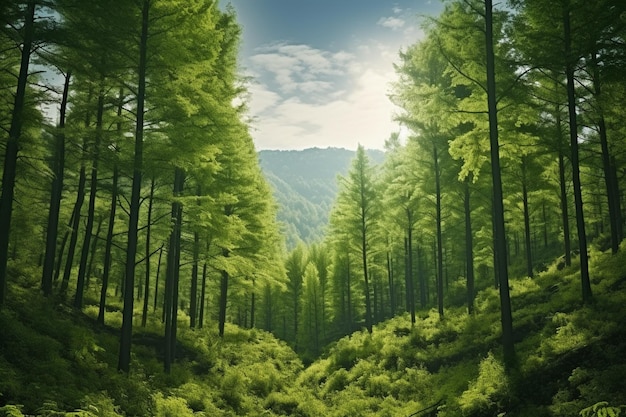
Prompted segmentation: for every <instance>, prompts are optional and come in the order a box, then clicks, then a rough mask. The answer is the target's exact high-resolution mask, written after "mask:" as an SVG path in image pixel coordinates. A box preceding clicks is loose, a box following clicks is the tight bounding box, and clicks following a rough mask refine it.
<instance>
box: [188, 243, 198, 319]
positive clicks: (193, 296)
mask: <svg viewBox="0 0 626 417" xmlns="http://www.w3.org/2000/svg"><path fill="white" fill-rule="evenodd" d="M199 256H200V237H199V236H198V232H194V233H193V265H192V267H191V288H190V290H189V327H191V328H192V329H193V328H194V327H196V321H197V314H198V257H199Z"/></svg>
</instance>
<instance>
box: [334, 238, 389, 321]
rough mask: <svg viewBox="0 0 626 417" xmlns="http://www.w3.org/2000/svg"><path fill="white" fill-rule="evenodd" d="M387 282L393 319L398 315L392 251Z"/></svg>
mask: <svg viewBox="0 0 626 417" xmlns="http://www.w3.org/2000/svg"><path fill="white" fill-rule="evenodd" d="M387 282H388V285H389V308H390V310H391V317H393V316H394V315H395V314H396V294H395V292H396V290H395V288H394V283H393V265H392V260H391V251H389V250H388V251H387ZM322 306H323V304H322ZM322 313H323V311H322ZM322 316H323V314H322ZM322 319H323V317H322Z"/></svg>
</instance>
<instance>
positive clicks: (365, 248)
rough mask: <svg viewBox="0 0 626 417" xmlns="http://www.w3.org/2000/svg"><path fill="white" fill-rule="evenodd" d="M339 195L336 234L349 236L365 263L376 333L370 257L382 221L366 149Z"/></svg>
mask: <svg viewBox="0 0 626 417" xmlns="http://www.w3.org/2000/svg"><path fill="white" fill-rule="evenodd" d="M339 187H340V189H339V194H338V196H337V203H336V209H335V210H336V213H337V214H336V215H335V223H334V224H333V225H332V227H334V228H335V229H336V233H345V235H346V237H348V239H349V245H350V249H351V250H354V251H355V252H356V253H357V254H358V256H359V258H360V260H361V265H360V267H361V271H362V273H363V284H364V288H363V293H364V296H365V327H366V328H367V330H368V332H370V333H371V332H372V303H371V294H370V276H369V272H368V265H369V256H370V250H371V247H372V243H373V242H372V240H373V235H374V229H375V225H376V222H377V221H378V206H377V198H378V196H377V190H376V187H375V185H374V171H373V168H372V166H371V165H370V162H369V158H368V157H367V155H366V154H365V149H364V148H363V146H361V145H359V147H358V148H357V151H356V155H355V157H354V159H353V161H352V165H351V167H350V170H349V172H348V175H347V176H346V177H340V179H339Z"/></svg>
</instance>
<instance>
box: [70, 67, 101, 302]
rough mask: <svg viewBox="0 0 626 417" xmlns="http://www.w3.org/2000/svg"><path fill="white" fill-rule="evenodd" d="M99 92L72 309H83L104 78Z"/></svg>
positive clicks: (92, 219)
mask: <svg viewBox="0 0 626 417" xmlns="http://www.w3.org/2000/svg"><path fill="white" fill-rule="evenodd" d="M100 82H101V85H100V91H99V92H98V110H97V114H96V140H95V143H94V145H93V158H92V165H91V181H90V184H89V187H90V190H89V202H88V203H87V224H86V226H85V236H84V237H83V247H82V250H81V254H80V262H79V266H78V277H77V279H76V294H75V296H74V307H75V308H77V309H80V308H82V307H83V295H84V293H85V275H86V274H87V260H88V258H89V249H90V242H91V238H92V236H91V235H92V232H93V221H94V216H95V211H96V193H97V191H98V162H99V159H100V155H99V153H100V142H101V141H102V116H103V114H104V86H103V85H102V84H104V77H102V78H101V79H100Z"/></svg>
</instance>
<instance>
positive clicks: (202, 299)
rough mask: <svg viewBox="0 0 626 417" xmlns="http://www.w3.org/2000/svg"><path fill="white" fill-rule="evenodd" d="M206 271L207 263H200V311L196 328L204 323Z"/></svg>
mask: <svg viewBox="0 0 626 417" xmlns="http://www.w3.org/2000/svg"><path fill="white" fill-rule="evenodd" d="M206 273H207V263H206V262H204V265H202V288H200V313H199V315H198V328H199V329H201V328H202V326H203V325H204V305H205V303H206V301H205V300H206Z"/></svg>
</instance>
